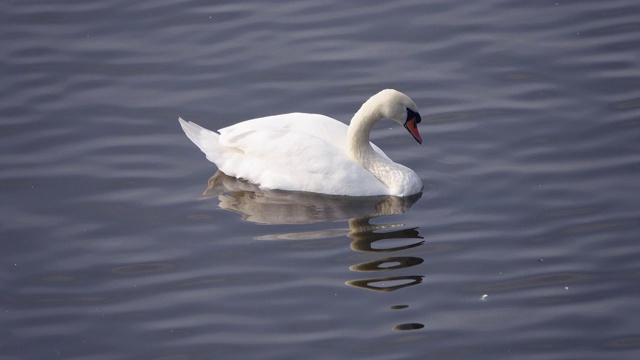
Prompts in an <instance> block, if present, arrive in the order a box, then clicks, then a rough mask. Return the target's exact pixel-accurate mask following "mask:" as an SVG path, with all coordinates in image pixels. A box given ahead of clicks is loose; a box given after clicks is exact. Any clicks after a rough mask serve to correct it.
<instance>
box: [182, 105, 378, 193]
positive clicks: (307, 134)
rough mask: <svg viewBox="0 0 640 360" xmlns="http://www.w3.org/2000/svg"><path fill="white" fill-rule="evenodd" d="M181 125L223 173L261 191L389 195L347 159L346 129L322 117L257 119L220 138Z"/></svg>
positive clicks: (222, 132)
mask: <svg viewBox="0 0 640 360" xmlns="http://www.w3.org/2000/svg"><path fill="white" fill-rule="evenodd" d="M180 124H181V125H182V128H183V130H184V131H185V133H186V134H187V137H189V139H191V141H193V143H194V144H196V145H197V146H198V147H199V148H200V150H202V152H204V153H205V155H206V156H207V159H208V160H209V161H211V162H213V163H215V164H216V165H217V166H218V168H219V169H220V170H221V171H222V172H224V173H225V174H227V175H229V176H233V177H236V178H240V179H245V180H248V181H250V182H252V183H255V184H258V185H260V186H261V187H264V188H268V189H281V190H294V191H308V192H317V193H324V194H333V195H358V196H365V195H381V194H385V192H387V191H388V189H387V187H386V186H385V185H384V184H382V183H381V182H380V181H379V180H378V179H377V178H376V177H375V176H374V175H373V174H371V173H370V172H369V171H367V170H366V169H364V168H363V167H362V166H360V165H359V164H357V163H356V162H355V161H354V160H353V159H351V158H350V157H349V156H348V154H347V129H348V127H347V125H346V124H343V123H341V122H339V121H337V120H334V119H332V118H330V117H327V116H324V115H319V114H305V113H291V114H284V115H275V116H268V117H263V118H257V119H252V120H247V121H243V122H241V123H238V124H235V125H232V126H229V127H226V128H223V129H220V130H219V132H220V134H217V133H215V132H213V131H210V130H207V129H204V128H202V127H200V126H199V125H196V124H194V123H191V122H186V121H184V120H182V119H180ZM373 146H374V149H375V150H376V151H377V152H379V153H380V154H381V155H383V156H384V157H386V155H384V153H383V152H382V150H380V149H379V148H377V147H375V145H373Z"/></svg>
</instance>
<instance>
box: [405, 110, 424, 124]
mask: <svg viewBox="0 0 640 360" xmlns="http://www.w3.org/2000/svg"><path fill="white" fill-rule="evenodd" d="M414 118H415V119H416V124H420V121H422V118H421V117H420V114H418V113H417V112H415V111H413V110H411V109H409V108H407V120H406V121H409V120H411V119H414Z"/></svg>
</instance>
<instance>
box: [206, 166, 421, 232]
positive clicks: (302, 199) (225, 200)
mask: <svg viewBox="0 0 640 360" xmlns="http://www.w3.org/2000/svg"><path fill="white" fill-rule="evenodd" d="M421 196H422V194H416V195H413V196H411V197H404V198H401V197H397V196H366V197H351V196H336V195H324V194H316V193H306V192H295V191H282V190H269V189H261V188H259V187H258V186H256V185H254V184H251V183H248V182H246V181H242V180H238V179H236V178H233V177H230V176H227V175H226V174H224V173H223V172H221V171H218V172H216V173H215V174H214V175H213V176H212V177H211V178H210V179H209V183H208V185H207V189H206V190H205V191H204V193H203V194H202V195H201V196H200V197H201V198H212V197H217V198H218V200H219V201H220V204H219V206H220V207H221V208H222V209H225V210H229V211H233V212H236V213H239V214H240V215H241V216H242V218H243V219H244V220H246V221H250V222H255V223H260V224H312V223H326V222H334V221H339V220H349V219H351V220H350V221H349V227H350V229H351V228H353V229H355V230H356V231H359V230H360V229H361V228H362V227H366V228H370V227H372V226H373V225H370V224H368V221H369V219H371V218H374V217H378V216H384V215H399V214H404V213H405V212H407V210H409V208H411V206H412V205H413V204H414V203H415V202H416V201H417V200H418V199H420V197H421ZM381 226H382V227H384V228H388V227H392V226H394V225H381ZM395 226H402V225H395ZM344 230H345V233H344V234H347V233H348V232H349V231H351V230H348V229H344Z"/></svg>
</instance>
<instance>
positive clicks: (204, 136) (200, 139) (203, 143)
mask: <svg viewBox="0 0 640 360" xmlns="http://www.w3.org/2000/svg"><path fill="white" fill-rule="evenodd" d="M178 121H180V126H182V130H184V133H185V134H186V135H187V137H188V138H189V140H191V141H193V143H194V144H196V145H197V146H198V147H199V148H200V150H202V152H203V153H205V155H207V158H208V159H209V160H210V161H213V159H211V158H210V156H211V155H214V154H215V153H216V149H217V147H218V138H219V137H220V134H218V133H216V132H213V131H211V130H207V129H205V128H203V127H202V126H200V125H198V124H196V123H192V122H191V121H185V120H183V119H182V118H178Z"/></svg>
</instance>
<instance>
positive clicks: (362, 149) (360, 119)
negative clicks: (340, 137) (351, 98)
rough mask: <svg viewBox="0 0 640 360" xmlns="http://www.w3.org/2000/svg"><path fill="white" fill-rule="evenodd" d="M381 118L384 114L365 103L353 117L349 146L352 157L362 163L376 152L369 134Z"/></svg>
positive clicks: (350, 126) (348, 135)
mask: <svg viewBox="0 0 640 360" xmlns="http://www.w3.org/2000/svg"><path fill="white" fill-rule="evenodd" d="M381 118H382V116H381V115H380V114H379V113H378V112H377V111H375V110H374V109H371V107H370V106H367V104H366V103H365V104H364V105H362V107H361V108H360V110H358V112H356V114H355V115H353V118H352V119H351V123H350V124H349V130H348V131H347V146H348V148H349V155H350V156H351V158H352V159H354V160H356V161H357V162H358V163H359V164H361V165H365V164H364V163H363V161H364V160H366V159H365V158H366V157H367V156H369V155H370V154H371V153H375V151H374V150H373V148H372V147H371V144H370V143H369V136H370V135H371V129H373V125H375V123H377V122H378V121H379V120H380V119H381Z"/></svg>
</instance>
